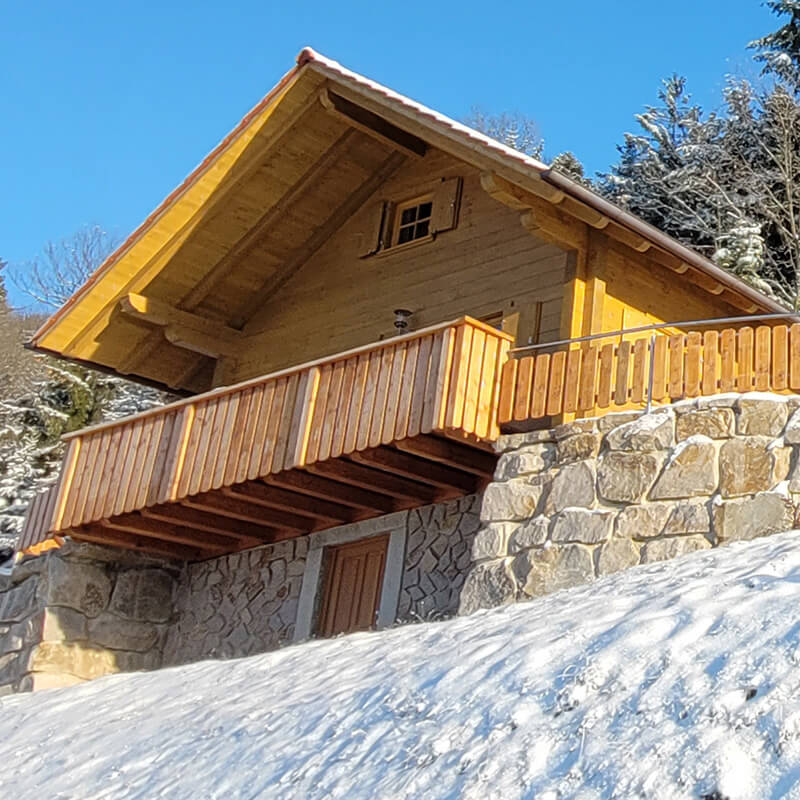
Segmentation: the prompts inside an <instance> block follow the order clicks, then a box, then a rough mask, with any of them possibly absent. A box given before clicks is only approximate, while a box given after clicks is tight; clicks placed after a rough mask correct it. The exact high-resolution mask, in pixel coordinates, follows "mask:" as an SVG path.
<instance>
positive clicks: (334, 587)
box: [317, 534, 389, 636]
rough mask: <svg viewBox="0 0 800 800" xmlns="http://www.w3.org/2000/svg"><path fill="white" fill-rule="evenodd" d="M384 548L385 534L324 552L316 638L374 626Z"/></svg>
mask: <svg viewBox="0 0 800 800" xmlns="http://www.w3.org/2000/svg"><path fill="white" fill-rule="evenodd" d="M388 544H389V536H388V534H386V535H384V536H373V537H370V538H369V539H362V540H360V541H358V542H352V543H350V544H343V545H338V546H336V547H331V548H329V549H328V552H327V553H326V569H325V581H324V588H323V593H322V603H321V605H320V611H319V617H318V619H319V622H318V625H317V633H318V634H319V635H320V636H336V634H338V633H349V632H351V631H363V630H367V629H369V628H371V627H373V626H374V624H375V619H376V616H377V612H378V605H379V603H380V598H381V588H382V587H383V571H384V567H385V565H386V548H387V546H388Z"/></svg>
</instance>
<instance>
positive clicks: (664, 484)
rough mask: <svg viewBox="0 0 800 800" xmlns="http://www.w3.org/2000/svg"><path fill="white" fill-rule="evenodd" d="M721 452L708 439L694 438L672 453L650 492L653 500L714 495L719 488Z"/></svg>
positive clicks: (702, 437) (703, 437)
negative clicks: (718, 459) (718, 458)
mask: <svg viewBox="0 0 800 800" xmlns="http://www.w3.org/2000/svg"><path fill="white" fill-rule="evenodd" d="M717 483H718V478H717V452H716V448H715V446H714V442H713V441H712V440H711V439H709V438H708V437H707V436H700V435H695V436H690V437H689V438H688V439H686V440H685V441H683V442H681V443H680V444H678V445H677V446H676V447H675V448H674V449H673V451H672V453H671V454H670V457H669V460H668V461H667V463H666V466H665V467H664V469H663V471H662V473H661V475H660V476H659V478H658V479H657V480H656V483H655V486H653V488H652V490H651V491H650V498H651V499H652V500H673V499H682V498H685V497H699V496H701V495H711V494H713V493H714V491H715V490H716V488H717Z"/></svg>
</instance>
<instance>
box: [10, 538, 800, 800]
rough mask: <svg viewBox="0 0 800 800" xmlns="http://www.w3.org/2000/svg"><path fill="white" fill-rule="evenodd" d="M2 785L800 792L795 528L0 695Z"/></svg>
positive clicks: (82, 793)
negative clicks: (425, 609)
mask: <svg viewBox="0 0 800 800" xmlns="http://www.w3.org/2000/svg"><path fill="white" fill-rule="evenodd" d="M0 764H2V773H0V789H1V790H2V791H0V795H1V796H2V797H4V798H5V797H9V798H14V800H29V799H30V800H42V799H43V798H48V800H49V799H50V798H59V800H67V798H71V799H74V800H78V799H80V800H86V798H115V800H119V799H120V798H147V799H148V800H154V798H170V800H176V799H178V798H229V799H230V800H233V799H234V798H248V800H249V799H250V798H262V797H263V798H267V797H276V798H282V799H283V798H347V799H348V800H354V798H369V799H370V800H375V799H376V798H392V799H394V798H475V800H477V799H478V798H480V800H485V799H486V798H503V800H512V799H513V798H539V799H540V800H541V799H544V800H555V799H556V798H611V797H625V798H631V797H647V798H659V800H662V799H663V798H707V799H708V800H717V799H718V798H724V797H727V798H731V800H734V799H735V798H778V797H797V798H800V532H792V533H785V534H781V535H779V536H773V537H770V538H769V539H762V540H759V541H756V542H751V543H746V544H738V545H732V546H729V547H725V548H722V549H718V550H714V551H708V552H705V553H696V554H692V555H690V556H686V557H684V558H681V559H677V560H674V561H670V562H667V563H663V564H658V565H652V566H644V567H637V568H635V569H632V570H629V571H627V572H625V573H621V574H619V575H615V576H613V577H611V578H607V579H604V580H601V581H598V582H596V583H595V584H593V585H591V586H586V587H583V588H580V589H573V590H569V591H564V592H560V593H558V594H554V595H551V596H549V597H546V598H543V599H540V600H537V601H534V602H530V603H524V604H520V605H516V606H511V607H507V608H503V609H498V610H494V611H490V612H482V613H479V614H476V615H474V616H472V617H468V618H460V619H456V620H452V621H450V622H444V623H432V624H420V625H413V626H407V627H404V628H398V629H395V630H391V631H385V632H381V633H369V634H358V635H351V636H347V637H343V638H339V639H336V640H333V641H319V642H310V643H307V644H303V645H300V646H293V647H288V648H286V649H284V650H281V651H279V652H275V653H271V654H267V655H263V656H256V657H252V658H247V659H241V660H237V661H227V662H204V663H201V664H194V665H191V666H188V667H182V668H176V669H169V670H163V671H161V672H155V673H147V674H138V675H121V676H113V677H110V678H104V679H102V680H98V681H95V682H93V683H90V684H84V685H82V686H79V687H75V688H72V689H63V690H58V691H51V692H42V693H40V694H36V695H27V696H16V697H6V698H3V699H2V701H0Z"/></svg>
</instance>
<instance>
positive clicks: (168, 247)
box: [63, 93, 319, 355]
mask: <svg viewBox="0 0 800 800" xmlns="http://www.w3.org/2000/svg"><path fill="white" fill-rule="evenodd" d="M318 102H319V101H318V99H317V96H316V93H314V94H312V95H311V96H309V97H308V98H307V99H306V100H305V102H303V103H301V104H300V105H299V106H298V107H297V108H296V109H295V110H294V111H293V112H292V113H291V114H290V115H288V116H287V118H286V119H285V120H284V121H283V123H282V125H281V128H280V130H278V131H276V132H275V133H274V134H273V135H272V136H270V137H268V138H267V139H266V141H264V142H263V144H260V145H258V146H255V147H253V148H251V149H248V150H246V151H245V152H244V153H243V154H242V155H241V156H240V157H239V159H238V160H237V161H236V162H235V163H234V164H233V166H231V168H230V170H229V172H228V174H227V175H226V176H225V178H224V179H223V180H222V182H221V183H220V184H219V185H218V186H217V187H216V188H215V189H214V191H213V192H212V193H211V195H210V196H209V197H208V198H207V199H206V201H205V202H204V203H203V204H202V206H201V207H200V208H199V209H198V210H197V211H196V212H195V213H193V214H191V215H190V216H189V217H188V218H187V219H186V221H185V222H184V223H183V224H182V225H180V226H179V227H178V228H177V229H176V230H175V231H174V232H173V233H172V234H171V235H170V236H169V238H168V239H167V240H166V241H165V242H164V243H163V244H162V245H161V246H160V247H158V248H157V250H156V252H154V253H153V255H152V256H151V257H150V258H149V259H148V260H147V261H146V262H145V263H144V264H143V265H142V266H141V268H139V269H137V270H136V273H135V274H134V275H133V276H131V278H130V279H129V280H128V281H126V282H125V283H124V285H122V286H121V287H120V288H119V294H118V295H117V299H119V298H120V297H121V296H123V295H125V294H128V293H129V292H135V291H139V290H140V289H141V288H142V287H144V286H146V285H147V284H148V283H149V282H150V281H151V280H152V279H153V277H154V276H156V275H157V274H158V273H159V272H160V271H161V270H162V269H163V267H164V266H165V265H166V264H167V263H168V262H169V261H170V260H171V259H172V258H173V257H174V256H175V255H176V254H177V252H178V251H179V250H180V249H181V247H183V245H184V244H185V243H186V241H187V240H188V238H189V236H190V235H191V234H192V233H193V232H194V231H195V230H197V228H198V227H199V226H200V225H201V224H202V223H203V222H205V221H207V220H208V219H209V218H210V217H211V216H212V215H213V214H214V213H216V212H217V210H218V209H219V207H220V204H221V203H222V201H223V200H224V199H225V198H226V197H228V196H230V195H231V194H233V193H234V192H235V191H236V190H237V189H238V188H239V187H240V186H241V185H242V184H243V183H244V182H245V181H246V180H248V179H249V178H250V177H251V176H252V175H253V174H254V173H255V172H256V170H258V169H259V167H260V166H261V164H262V163H263V161H264V159H265V157H266V155H267V154H268V153H269V152H270V151H272V150H273V149H279V148H280V147H281V145H282V144H283V143H284V142H285V141H286V140H287V139H290V138H291V137H292V136H294V135H295V131H294V127H295V125H296V124H297V123H298V122H299V121H300V119H301V118H302V117H303V116H305V114H306V113H307V112H308V111H309V110H310V109H311V108H313V107H314V106H315V105H317V104H318ZM115 306H116V303H114V302H111V303H110V304H109V305H105V306H104V307H103V308H102V310H101V311H100V312H99V313H98V314H97V315H95V316H94V318H93V319H92V321H91V323H90V324H88V325H85V326H83V327H82V328H81V330H80V331H79V332H78V333H77V334H76V335H75V336H74V337H73V338H72V339H71V340H70V341H69V342H68V343H67V345H66V346H65V347H64V348H63V352H64V353H65V354H67V355H69V354H70V353H72V352H75V351H79V350H81V349H82V348H83V347H84V346H85V345H86V344H87V343H88V342H91V341H93V340H94V339H95V338H96V336H97V334H98V333H99V331H100V330H101V329H102V327H104V326H105V325H107V324H108V320H109V318H110V316H111V314H112V313H113V311H114V308H115Z"/></svg>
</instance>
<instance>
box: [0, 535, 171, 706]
mask: <svg viewBox="0 0 800 800" xmlns="http://www.w3.org/2000/svg"><path fill="white" fill-rule="evenodd" d="M178 575H179V567H177V566H176V565H175V564H172V563H169V562H166V561H162V560H160V559H150V558H145V557H142V556H139V555H136V554H131V553H126V552H122V551H118V550H116V549H112V548H104V547H95V546H93V545H86V544H78V543H75V542H68V543H67V544H66V545H65V546H64V547H62V548H60V549H58V550H50V551H48V552H47V553H45V554H44V555H41V556H38V557H28V558H26V559H25V560H23V561H22V562H21V563H20V564H18V565H17V566H16V567H15V569H14V570H13V571H12V572H11V573H10V574H5V575H0V694H6V693H8V692H14V691H30V690H33V689H41V688H49V687H55V686H68V685H71V684H74V683H79V682H80V681H83V680H88V679H91V678H96V677H99V676H101V675H107V674H110V673H114V672H128V671H133V670H141V669H154V668H156V667H159V666H161V663H162V657H163V651H164V645H165V641H166V638H167V631H168V629H169V627H170V624H171V623H172V622H173V621H174V618H175V615H174V611H173V606H174V594H175V585H176V578H177V577H178Z"/></svg>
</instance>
